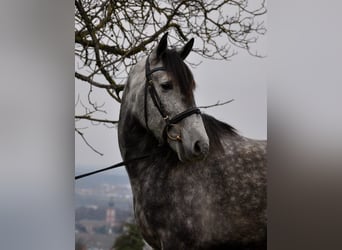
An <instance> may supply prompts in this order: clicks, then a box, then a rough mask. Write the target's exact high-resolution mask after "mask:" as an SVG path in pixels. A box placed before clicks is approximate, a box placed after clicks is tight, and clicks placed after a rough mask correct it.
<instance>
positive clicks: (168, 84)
mask: <svg viewBox="0 0 342 250" xmlns="http://www.w3.org/2000/svg"><path fill="white" fill-rule="evenodd" d="M160 86H161V87H162V89H163V90H165V91H168V90H171V89H173V86H172V83H171V82H164V83H161V84H160Z"/></svg>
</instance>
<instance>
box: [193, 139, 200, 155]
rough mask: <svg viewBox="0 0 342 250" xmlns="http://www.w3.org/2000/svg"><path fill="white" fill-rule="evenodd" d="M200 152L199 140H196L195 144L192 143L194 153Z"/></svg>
mask: <svg viewBox="0 0 342 250" xmlns="http://www.w3.org/2000/svg"><path fill="white" fill-rule="evenodd" d="M201 152H202V149H201V142H200V141H196V142H195V144H194V153H195V154H196V155H199V154H200V153H201Z"/></svg>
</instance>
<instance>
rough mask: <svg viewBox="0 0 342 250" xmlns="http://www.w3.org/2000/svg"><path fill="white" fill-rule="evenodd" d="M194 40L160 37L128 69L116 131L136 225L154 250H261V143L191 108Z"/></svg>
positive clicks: (263, 240) (263, 175)
mask: <svg viewBox="0 0 342 250" xmlns="http://www.w3.org/2000/svg"><path fill="white" fill-rule="evenodd" d="M193 42H194V40H193V39H191V40H190V41H189V42H188V43H187V44H186V45H185V46H184V47H183V48H181V49H172V50H170V49H168V48H167V34H165V35H164V36H163V37H162V39H161V40H160V42H159V44H158V46H157V47H156V48H155V49H154V50H153V51H152V52H151V54H150V55H149V56H148V57H146V58H145V59H143V60H141V61H140V62H138V63H137V64H136V65H135V66H134V67H133V68H132V69H131V71H130V73H129V77H128V81H127V84H126V87H125V90H124V94H123V98H122V105H121V110H120V122H119V127H118V134H119V145H120V150H121V154H122V157H123V159H124V160H130V159H134V158H137V157H139V156H141V155H146V154H150V157H148V158H144V159H143V160H140V161H133V162H130V163H129V164H127V166H126V170H127V172H128V175H129V178H130V182H131V186H132V191H133V199H134V201H133V202H134V213H135V219H136V222H137V224H138V226H139V228H140V230H141V233H142V235H143V237H144V239H145V241H146V242H147V243H148V244H149V245H151V246H152V247H153V248H154V249H162V250H182V249H189V250H190V249H200V250H202V249H203V250H204V249H266V234H267V230H266V228H267V227H266V221H267V218H266V141H257V140H252V139H248V138H245V137H243V136H241V135H239V134H238V133H237V132H236V131H235V129H234V128H232V127H231V126H229V125H228V124H225V123H223V122H221V121H218V120H216V119H215V118H213V117H212V116H209V115H207V114H203V113H201V112H200V110H199V109H198V108H197V107H196V104H195V100H194V96H193V91H194V88H195V81H194V78H193V75H192V73H191V71H190V69H189V68H188V67H187V65H186V64H185V63H184V59H185V58H186V57H187V56H188V54H189V53H190V51H191V49H192V46H193Z"/></svg>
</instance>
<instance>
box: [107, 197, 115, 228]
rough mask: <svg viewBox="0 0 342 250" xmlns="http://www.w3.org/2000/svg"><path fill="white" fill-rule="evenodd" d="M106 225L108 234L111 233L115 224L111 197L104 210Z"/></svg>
mask: <svg viewBox="0 0 342 250" xmlns="http://www.w3.org/2000/svg"><path fill="white" fill-rule="evenodd" d="M106 225H107V227H108V234H112V228H113V227H114V225H115V209H114V202H113V199H111V200H110V201H109V203H108V208H107V211H106Z"/></svg>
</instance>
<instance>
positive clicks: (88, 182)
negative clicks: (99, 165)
mask: <svg viewBox="0 0 342 250" xmlns="http://www.w3.org/2000/svg"><path fill="white" fill-rule="evenodd" d="M93 170H96V169H93ZM86 172H88V171H77V172H76V175H79V174H83V173H86ZM101 184H111V185H127V184H130V183H129V179H128V175H127V174H126V172H125V170H124V169H122V170H121V171H117V170H115V171H111V170H109V171H107V172H103V173H98V174H95V175H90V176H87V177H84V178H83V179H78V180H76V181H75V187H76V188H95V187H98V186H99V185H101Z"/></svg>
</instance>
